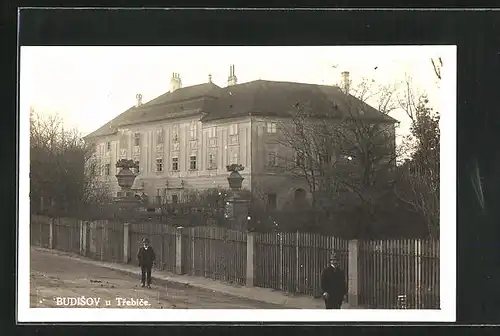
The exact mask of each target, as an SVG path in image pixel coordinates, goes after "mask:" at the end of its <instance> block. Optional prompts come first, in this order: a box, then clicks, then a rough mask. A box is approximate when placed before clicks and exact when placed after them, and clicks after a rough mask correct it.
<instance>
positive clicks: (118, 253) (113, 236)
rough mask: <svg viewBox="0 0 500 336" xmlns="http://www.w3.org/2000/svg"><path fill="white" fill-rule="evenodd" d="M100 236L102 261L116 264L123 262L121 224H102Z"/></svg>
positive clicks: (108, 222) (110, 222)
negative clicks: (101, 236) (101, 237)
mask: <svg viewBox="0 0 500 336" xmlns="http://www.w3.org/2000/svg"><path fill="white" fill-rule="evenodd" d="M102 234H103V239H102V240H101V242H102V244H103V245H102V246H101V251H102V260H104V261H109V262H118V263H121V262H123V223H121V222H112V221H106V222H104V226H103V227H102Z"/></svg>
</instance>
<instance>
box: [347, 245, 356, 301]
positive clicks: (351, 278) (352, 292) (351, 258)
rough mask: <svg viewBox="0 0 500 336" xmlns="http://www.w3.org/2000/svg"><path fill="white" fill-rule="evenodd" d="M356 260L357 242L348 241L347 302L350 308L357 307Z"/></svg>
mask: <svg viewBox="0 0 500 336" xmlns="http://www.w3.org/2000/svg"><path fill="white" fill-rule="evenodd" d="M358 260H359V241H358V240H350V241H349V253H348V269H349V274H348V294H347V301H348V303H349V306H350V307H353V308H354V307H357V306H358V304H359V303H358V296H359V288H358V286H359V281H358Z"/></svg>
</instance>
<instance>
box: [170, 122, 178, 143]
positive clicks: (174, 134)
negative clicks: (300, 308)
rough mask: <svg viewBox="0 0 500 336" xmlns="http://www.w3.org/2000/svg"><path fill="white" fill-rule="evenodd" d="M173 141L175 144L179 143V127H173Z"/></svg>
mask: <svg viewBox="0 0 500 336" xmlns="http://www.w3.org/2000/svg"><path fill="white" fill-rule="evenodd" d="M172 141H173V142H178V141H179V125H174V126H173V127H172Z"/></svg>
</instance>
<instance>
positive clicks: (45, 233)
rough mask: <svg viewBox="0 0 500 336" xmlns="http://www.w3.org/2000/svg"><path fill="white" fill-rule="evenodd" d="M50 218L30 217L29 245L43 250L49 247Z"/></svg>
mask: <svg viewBox="0 0 500 336" xmlns="http://www.w3.org/2000/svg"><path fill="white" fill-rule="evenodd" d="M51 222H52V218H51V217H47V216H41V215H31V218H30V240H31V244H32V245H35V246H40V247H43V248H48V247H49V240H50V238H49V237H50V223H51Z"/></svg>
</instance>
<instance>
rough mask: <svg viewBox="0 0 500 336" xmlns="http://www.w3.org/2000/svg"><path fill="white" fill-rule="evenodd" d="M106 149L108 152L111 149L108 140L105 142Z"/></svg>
mask: <svg viewBox="0 0 500 336" xmlns="http://www.w3.org/2000/svg"><path fill="white" fill-rule="evenodd" d="M106 149H107V151H108V152H109V151H111V142H110V141H108V142H107V143H106Z"/></svg>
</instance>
